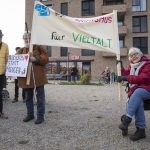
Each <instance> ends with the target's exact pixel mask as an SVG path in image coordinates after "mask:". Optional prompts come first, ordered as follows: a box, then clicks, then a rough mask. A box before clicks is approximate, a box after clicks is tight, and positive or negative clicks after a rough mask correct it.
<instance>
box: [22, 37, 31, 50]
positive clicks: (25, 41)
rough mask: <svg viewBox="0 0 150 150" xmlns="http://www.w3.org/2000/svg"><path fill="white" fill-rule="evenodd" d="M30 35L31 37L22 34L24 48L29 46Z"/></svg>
mask: <svg viewBox="0 0 150 150" xmlns="http://www.w3.org/2000/svg"><path fill="white" fill-rule="evenodd" d="M30 37H31V35H24V36H23V40H24V46H25V47H26V48H29V44H30Z"/></svg>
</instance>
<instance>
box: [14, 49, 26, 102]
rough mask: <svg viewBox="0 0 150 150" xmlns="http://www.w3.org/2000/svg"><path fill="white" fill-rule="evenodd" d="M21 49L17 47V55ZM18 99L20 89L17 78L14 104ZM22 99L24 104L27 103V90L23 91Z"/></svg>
mask: <svg viewBox="0 0 150 150" xmlns="http://www.w3.org/2000/svg"><path fill="white" fill-rule="evenodd" d="M19 49H20V47H16V49H15V50H16V53H17V51H18V50H19ZM18 97H19V87H18V79H17V77H15V98H14V100H13V101H12V103H15V102H18ZM22 99H23V103H24V102H25V101H26V96H25V90H24V89H22Z"/></svg>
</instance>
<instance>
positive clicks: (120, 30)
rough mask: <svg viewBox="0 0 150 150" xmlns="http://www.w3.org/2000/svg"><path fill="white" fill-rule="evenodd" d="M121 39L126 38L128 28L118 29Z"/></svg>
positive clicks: (121, 27) (120, 27)
mask: <svg viewBox="0 0 150 150" xmlns="http://www.w3.org/2000/svg"><path fill="white" fill-rule="evenodd" d="M118 32H119V37H125V36H126V34H127V26H119V27H118Z"/></svg>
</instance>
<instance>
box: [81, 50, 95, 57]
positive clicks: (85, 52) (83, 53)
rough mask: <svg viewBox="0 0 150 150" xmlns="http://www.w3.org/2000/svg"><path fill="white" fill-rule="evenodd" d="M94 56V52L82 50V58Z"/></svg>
mask: <svg viewBox="0 0 150 150" xmlns="http://www.w3.org/2000/svg"><path fill="white" fill-rule="evenodd" d="M93 55H95V50H87V49H82V56H93Z"/></svg>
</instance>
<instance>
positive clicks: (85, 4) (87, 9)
mask: <svg viewBox="0 0 150 150" xmlns="http://www.w3.org/2000/svg"><path fill="white" fill-rule="evenodd" d="M91 15H95V2H94V0H88V1H82V16H91Z"/></svg>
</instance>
